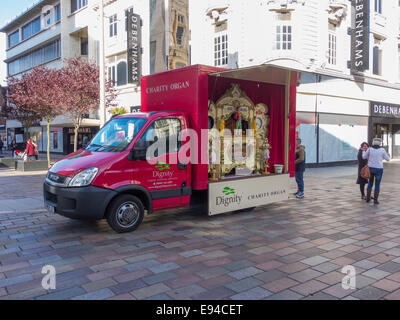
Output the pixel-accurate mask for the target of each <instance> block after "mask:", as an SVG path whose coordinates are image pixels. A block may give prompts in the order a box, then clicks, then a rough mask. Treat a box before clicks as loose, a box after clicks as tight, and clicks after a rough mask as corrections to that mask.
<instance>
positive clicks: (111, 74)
mask: <svg viewBox="0 0 400 320" xmlns="http://www.w3.org/2000/svg"><path fill="white" fill-rule="evenodd" d="M116 79H117V78H116V73H115V66H109V67H108V81H110V82H111V83H112V85H114V86H115V85H116V84H117V83H116Z"/></svg>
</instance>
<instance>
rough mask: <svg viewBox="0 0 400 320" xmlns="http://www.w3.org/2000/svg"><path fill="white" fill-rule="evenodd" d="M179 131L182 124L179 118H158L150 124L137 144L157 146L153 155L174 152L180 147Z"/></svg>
mask: <svg viewBox="0 0 400 320" xmlns="http://www.w3.org/2000/svg"><path fill="white" fill-rule="evenodd" d="M181 131H182V126H181V121H180V120H179V119H159V120H156V121H154V122H153V123H152V124H151V125H150V127H149V128H148V129H147V131H146V132H145V133H144V134H143V136H142V138H141V139H140V141H139V142H138V144H140V145H146V146H147V148H150V147H154V148H156V147H157V148H156V149H155V153H154V156H155V157H159V156H163V155H165V154H167V153H175V152H178V151H179V150H180V148H181V142H180V141H178V140H179V135H180V133H181ZM154 144H157V146H154Z"/></svg>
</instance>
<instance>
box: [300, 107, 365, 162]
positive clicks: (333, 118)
mask: <svg viewBox="0 0 400 320" xmlns="http://www.w3.org/2000/svg"><path fill="white" fill-rule="evenodd" d="M297 136H298V137H299V138H301V139H302V144H303V145H304V146H305V147H306V153H307V163H308V164H317V163H335V162H343V161H355V160H357V152H358V149H359V147H360V145H361V143H362V142H364V141H367V140H368V117H363V116H352V115H339V114H327V113H312V112H298V113H297Z"/></svg>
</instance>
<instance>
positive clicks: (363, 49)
mask: <svg viewBox="0 0 400 320" xmlns="http://www.w3.org/2000/svg"><path fill="white" fill-rule="evenodd" d="M369 1H370V0H352V1H351V6H352V29H353V30H352V37H351V70H352V71H356V72H364V71H365V70H368V69H369Z"/></svg>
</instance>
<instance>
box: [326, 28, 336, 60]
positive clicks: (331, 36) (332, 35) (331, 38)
mask: <svg viewBox="0 0 400 320" xmlns="http://www.w3.org/2000/svg"><path fill="white" fill-rule="evenodd" d="M336 54H337V36H336V25H334V24H332V23H330V24H329V33H328V63H329V64H330V65H336Z"/></svg>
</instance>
